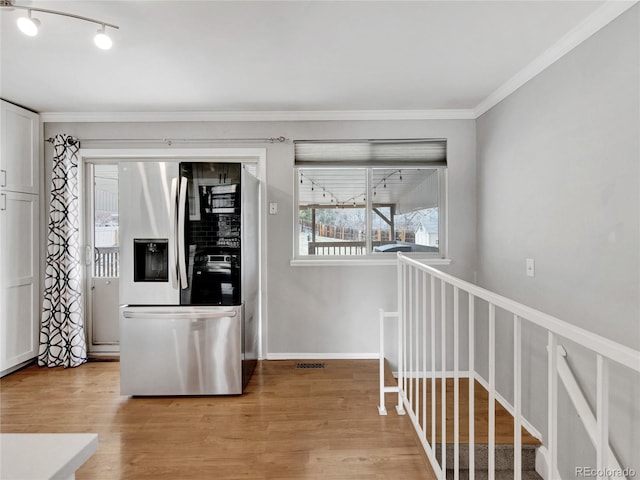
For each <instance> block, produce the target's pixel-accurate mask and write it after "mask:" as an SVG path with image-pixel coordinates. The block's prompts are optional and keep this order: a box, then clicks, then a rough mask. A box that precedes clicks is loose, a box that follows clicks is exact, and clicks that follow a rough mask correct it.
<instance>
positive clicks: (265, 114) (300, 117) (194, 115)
mask: <svg viewBox="0 0 640 480" xmlns="http://www.w3.org/2000/svg"><path fill="white" fill-rule="evenodd" d="M40 117H41V119H42V121H43V122H44V123H76V122H78V123H96V122H290V121H294V122H300V121H328V120H473V119H474V118H475V114H474V111H473V110H472V109H441V110H310V111H246V112H242V111H227V112H45V113H41V114H40Z"/></svg>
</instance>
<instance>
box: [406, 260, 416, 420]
mask: <svg viewBox="0 0 640 480" xmlns="http://www.w3.org/2000/svg"><path fill="white" fill-rule="evenodd" d="M414 270H415V267H409V275H408V276H409V287H408V293H409V298H408V299H407V303H408V307H409V308H408V310H409V313H408V314H407V316H408V317H409V335H408V337H409V338H408V341H409V374H410V375H411V376H410V377H409V409H410V410H411V411H413V381H414V377H415V372H414V365H413V364H414V362H413V288H414V287H413V271H414Z"/></svg>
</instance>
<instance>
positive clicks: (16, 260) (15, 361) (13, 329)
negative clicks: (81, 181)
mask: <svg viewBox="0 0 640 480" xmlns="http://www.w3.org/2000/svg"><path fill="white" fill-rule="evenodd" d="M39 130H40V122H39V119H38V115H37V114H35V113H32V112H29V111H28V110H24V109H22V108H19V107H16V106H15V105H12V104H10V103H7V102H5V101H2V105H1V123H0V131H1V136H2V139H1V145H2V147H1V152H0V375H2V374H4V373H7V372H9V371H11V369H12V368H13V367H16V366H17V365H20V364H21V363H23V362H26V361H28V360H31V359H32V358H34V357H35V356H37V354H38V329H39V319H40V288H39V278H40V255H39V251H40V248H39V244H40V228H39V226H40V213H39V206H40V196H39V195H38V191H39V185H40V167H39V157H40V154H39V144H40V140H39V135H40V134H39Z"/></svg>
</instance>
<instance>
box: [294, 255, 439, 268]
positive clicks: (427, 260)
mask: <svg viewBox="0 0 640 480" xmlns="http://www.w3.org/2000/svg"><path fill="white" fill-rule="evenodd" d="M411 258H413V259H415V260H419V261H421V262H423V263H424V264H426V265H450V264H451V259H450V258H434V257H420V256H411ZM397 264H398V260H397V258H396V256H395V255H393V256H389V257H387V258H379V257H378V256H362V257H349V258H345V257H342V258H327V257H321V258H295V259H293V260H290V261H289V265H290V266H292V267H346V266H366V267H377V266H385V265H389V266H395V265H397Z"/></svg>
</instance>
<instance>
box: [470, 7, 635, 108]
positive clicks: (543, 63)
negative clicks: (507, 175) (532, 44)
mask: <svg viewBox="0 0 640 480" xmlns="http://www.w3.org/2000/svg"><path fill="white" fill-rule="evenodd" d="M636 3H638V0H609V1H607V2H606V3H605V4H604V5H602V6H601V7H600V8H598V9H597V10H596V11H594V12H593V13H592V14H591V15H589V16H588V17H587V18H586V19H585V20H584V21H583V22H582V23H580V24H579V25H578V26H576V27H575V28H574V29H572V30H570V31H569V32H568V33H567V34H566V35H564V36H563V37H562V38H561V39H560V40H558V42H556V43H555V44H554V45H553V46H551V47H550V48H549V49H547V50H546V51H545V52H543V53H542V54H541V55H540V56H538V57H537V58H536V59H535V60H534V61H533V62H531V63H530V64H528V65H527V66H526V67H524V68H523V69H522V70H520V71H519V72H518V73H516V74H515V75H514V76H513V77H511V78H510V79H509V80H507V81H506V82H505V83H503V84H502V85H501V86H500V87H498V88H497V89H496V90H494V91H493V92H492V93H491V94H490V95H489V96H488V97H487V98H485V99H484V100H483V101H482V102H480V103H479V104H478V105H477V106H476V107H475V109H474V115H475V118H478V117H479V116H480V115H482V114H484V113H486V112H487V111H489V110H490V109H491V108H493V107H494V106H496V105H497V104H498V103H500V102H501V101H502V100H504V99H505V98H507V97H508V96H509V95H511V94H512V93H514V92H515V91H516V90H518V89H519V88H520V87H521V86H523V85H524V84H525V83H527V82H528V81H530V80H531V79H532V78H534V77H535V76H536V75H538V74H539V73H541V72H542V71H544V70H545V69H547V68H548V67H550V66H551V65H552V64H554V63H555V62H556V61H558V60H559V59H560V58H562V57H563V56H565V55H566V54H567V53H569V52H570V51H571V50H573V49H574V48H576V47H577V46H578V45H580V44H581V43H582V42H584V41H585V40H587V39H588V38H589V37H591V36H592V35H593V34H594V33H596V32H598V31H599V30H600V29H602V28H603V27H604V26H606V25H607V24H609V23H611V22H612V21H613V20H615V19H616V18H617V17H619V16H620V15H622V14H623V13H624V12H626V11H627V10H629V9H630V8H631V7H633V6H634V5H635V4H636Z"/></svg>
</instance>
